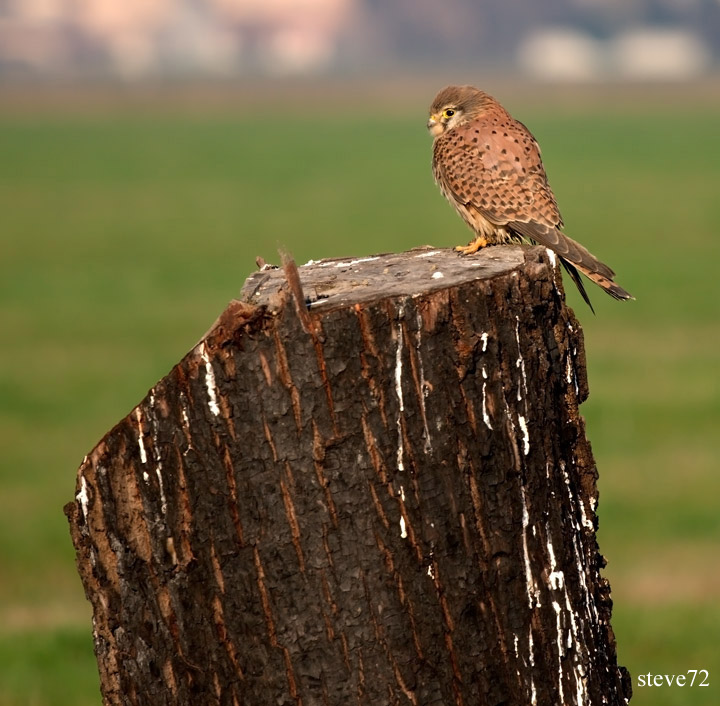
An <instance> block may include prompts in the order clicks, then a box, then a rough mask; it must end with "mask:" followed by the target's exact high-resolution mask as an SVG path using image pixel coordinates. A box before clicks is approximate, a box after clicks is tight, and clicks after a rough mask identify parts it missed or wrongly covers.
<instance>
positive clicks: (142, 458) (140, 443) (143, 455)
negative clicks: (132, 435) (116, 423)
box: [135, 407, 147, 464]
mask: <svg viewBox="0 0 720 706" xmlns="http://www.w3.org/2000/svg"><path fill="white" fill-rule="evenodd" d="M135 419H137V425H138V447H139V449H140V461H141V463H143V464H145V463H147V452H146V451H145V442H144V441H143V433H144V432H143V425H142V412H141V411H140V407H136V408H135Z"/></svg>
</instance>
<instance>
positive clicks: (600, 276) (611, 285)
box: [510, 222, 635, 309]
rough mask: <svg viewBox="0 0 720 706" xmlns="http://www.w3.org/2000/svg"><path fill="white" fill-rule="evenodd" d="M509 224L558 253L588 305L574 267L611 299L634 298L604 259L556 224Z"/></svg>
mask: <svg viewBox="0 0 720 706" xmlns="http://www.w3.org/2000/svg"><path fill="white" fill-rule="evenodd" d="M510 226H511V227H512V228H513V230H517V231H518V232H519V233H521V234H522V235H524V236H525V237H527V238H531V239H532V240H534V241H535V242H536V243H539V244H540V245H544V246H545V247H546V248H550V250H552V251H553V252H555V253H556V254H557V255H559V256H560V258H561V260H562V263H563V266H564V267H565V269H566V270H567V272H568V274H569V275H570V277H572V280H573V282H575V284H576V285H577V288H578V289H579V290H580V294H581V295H582V298H583V299H584V300H585V301H586V302H587V304H588V306H589V307H590V308H591V309H592V304H590V299H589V297H588V295H587V292H586V291H585V287H584V286H583V283H582V280H581V279H580V275H579V274H578V271H580V272H582V273H583V274H584V275H585V276H586V277H587V278H588V279H589V280H590V281H591V282H595V284H597V285H598V287H602V289H604V290H605V291H606V292H607V293H608V294H609V295H610V296H611V297H613V298H614V299H619V300H621V301H622V300H626V299H634V298H635V297H633V295H632V294H630V293H629V292H627V291H625V290H624V289H623V288H622V287H621V286H620V285H619V284H617V283H616V282H615V281H614V280H615V273H614V272H613V271H612V270H611V269H610V268H609V267H608V266H607V265H606V264H605V263H603V262H600V260H598V259H597V258H596V257H595V255H593V254H592V253H591V252H590V251H589V250H588V249H587V248H585V247H583V246H582V245H580V243H578V242H576V241H574V240H573V239H572V238H568V236H567V235H565V233H561V232H560V231H559V230H558V229H557V228H551V227H548V226H542V225H540V224H537V223H517V222H516V223H512V224H510Z"/></svg>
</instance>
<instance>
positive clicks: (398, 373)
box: [395, 304, 405, 471]
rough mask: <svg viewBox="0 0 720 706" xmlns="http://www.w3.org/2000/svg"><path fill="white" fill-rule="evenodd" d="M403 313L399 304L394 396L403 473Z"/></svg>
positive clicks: (398, 452) (399, 460)
mask: <svg viewBox="0 0 720 706" xmlns="http://www.w3.org/2000/svg"><path fill="white" fill-rule="evenodd" d="M404 313H405V307H404V306H403V305H402V304H401V305H400V308H399V310H398V326H397V347H396V349H395V394H396V395H397V399H398V407H399V411H398V416H397V431H398V448H397V467H398V470H399V471H404V470H405V466H404V463H403V457H404V453H405V449H404V447H403V435H402V417H403V412H404V411H405V403H404V401H403V391H402V369H403V363H402V353H403V328H402V319H403V315H404Z"/></svg>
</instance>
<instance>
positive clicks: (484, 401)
mask: <svg viewBox="0 0 720 706" xmlns="http://www.w3.org/2000/svg"><path fill="white" fill-rule="evenodd" d="M482 376H483V378H484V379H485V380H487V376H488V374H487V370H485V366H484V365H483V369H482ZM482 392H483V399H482V413H483V422H485V426H486V427H487V428H488V429H490V430H491V431H492V424H491V423H490V415H489V414H488V411H487V383H486V382H483V388H482Z"/></svg>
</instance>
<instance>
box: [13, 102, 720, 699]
mask: <svg viewBox="0 0 720 706" xmlns="http://www.w3.org/2000/svg"><path fill="white" fill-rule="evenodd" d="M501 97H502V96H501ZM625 100H626V101H627V105H626V106H625V108H626V109H623V106H618V105H617V104H613V105H612V108H609V107H608V108H607V109H605V108H604V103H603V101H602V100H600V99H598V100H595V101H593V102H591V103H588V104H587V105H580V106H576V107H575V108H574V109H573V110H561V109H557V108H554V107H553V106H552V105H550V104H542V103H539V102H538V101H536V100H535V101H527V102H523V99H522V96H517V95H516V96H514V102H509V107H510V108H511V109H512V110H513V112H514V113H515V114H516V116H517V117H519V118H520V119H522V120H523V121H524V122H525V123H526V124H528V125H529V126H530V127H531V129H532V130H533V132H534V133H535V135H536V137H537V138H538V140H539V141H540V143H541V145H542V147H543V154H544V158H545V164H546V167H547V169H548V172H549V175H550V179H551V183H552V184H553V187H554V190H555V193H556V196H557V197H558V200H559V203H560V205H561V208H562V211H563V215H564V218H565V221H566V224H567V231H568V233H569V234H571V235H573V236H575V237H576V238H577V239H579V240H581V241H582V242H583V243H584V244H585V245H586V246H588V248H589V249H590V250H591V251H593V252H594V253H595V254H596V255H598V256H600V257H601V259H603V260H605V261H606V262H608V263H610V264H611V265H612V266H613V267H614V268H615V269H616V270H617V272H618V280H619V281H620V282H621V284H622V285H623V286H625V287H626V288H627V289H629V290H630V291H631V292H632V293H633V294H635V296H636V297H637V301H636V302H630V303H618V302H614V301H612V300H611V299H610V298H609V297H606V296H605V295H604V294H602V292H600V291H599V290H597V289H596V288H593V290H592V291H590V294H591V296H592V298H593V301H594V303H595V307H596V310H597V316H595V317H593V316H592V314H591V313H590V312H589V311H588V310H587V308H585V307H584V305H583V304H582V302H581V300H580V299H579V297H578V296H577V295H576V293H575V292H571V291H568V299H569V300H570V302H571V304H572V305H573V306H574V308H575V310H576V312H577V313H578V315H579V317H580V319H581V321H582V323H583V326H584V330H585V336H586V346H587V355H588V369H589V378H590V390H591V396H590V399H589V400H588V402H587V403H586V404H585V405H584V406H583V413H584V414H585V416H586V419H587V425H588V436H589V438H590V439H591V441H592V443H593V448H594V451H595V456H596V460H597V462H598V466H599V470H600V492H601V499H600V508H599V513H600V526H601V529H600V546H601V550H602V551H603V553H604V554H605V555H606V556H607V558H608V561H609V564H608V567H607V569H606V575H607V576H608V577H609V579H610V581H611V584H612V587H613V597H614V600H615V608H614V617H613V625H614V628H615V631H616V635H617V639H618V650H619V660H620V663H621V664H623V665H625V666H627V667H628V668H629V669H630V671H631V673H632V674H633V684H634V685H635V686H636V688H635V696H634V698H633V704H636V706H643V705H645V704H648V705H650V704H652V705H654V706H671V705H676V704H677V705H679V704H715V703H720V657H719V656H718V655H719V654H720V652H719V651H718V645H719V644H720V600H719V599H720V473H718V470H720V463H719V462H720V450H719V447H718V438H719V437H718V431H719V429H720V356H719V355H718V350H720V316H719V314H720V309H719V305H718V288H719V283H720V271H719V270H718V267H719V265H718V263H720V237H718V233H717V230H718V227H717V220H718V211H719V210H720V209H719V205H720V199H719V197H718V194H719V193H720V192H719V189H720V130H718V125H719V124H720V103H718V104H717V105H713V104H711V103H709V102H708V101H705V102H703V103H702V104H701V105H700V104H698V105H697V106H695V105H692V104H687V103H684V104H683V103H681V102H678V105H677V106H673V105H670V104H668V105H665V106H664V105H662V104H661V103H657V102H656V103H652V104H651V105H650V106H648V107H643V105H642V102H641V99H638V100H637V101H635V102H633V100H632V98H628V97H626V98H625ZM610 103H611V101H608V104H610ZM424 109H425V105H424V103H421V104H418V105H406V106H404V107H402V106H401V107H397V106H395V107H393V108H392V109H389V110H388V111H387V114H383V110H375V111H373V112H371V111H370V110H369V109H368V110H365V111H362V110H359V111H358V110H357V109H354V110H353V111H343V110H342V108H338V107H333V108H332V109H324V108H323V106H322V105H308V106H294V107H293V108H292V109H291V110H290V116H289V117H282V113H283V111H281V110H278V109H276V108H274V107H273V108H268V109H267V110H264V109H263V107H262V105H255V106H253V107H252V109H251V110H248V111H243V110H241V109H239V108H234V107H231V106H229V107H227V109H226V110H225V111H217V110H215V111H209V112H207V113H206V114H204V113H203V112H202V111H193V112H192V113H187V114H186V113H183V112H182V111H176V110H172V109H170V108H168V109H166V110H163V109H162V106H160V107H159V108H158V109H156V110H153V111H130V110H126V111H119V112H117V113H111V112H102V111H100V112H97V113H94V114H88V115H83V114H79V113H78V114H76V113H73V111H64V112H62V113H58V114H57V115H55V116H53V114H45V115H44V116H43V115H39V114H32V113H30V112H25V113H23V111H22V110H20V111H14V112H12V113H6V114H3V115H0V244H1V251H0V302H1V305H0V331H2V336H3V341H4V343H3V345H2V347H0V448H1V449H2V455H1V456H0V557H1V559H0V561H1V563H0V706H28V705H31V706H51V705H52V706H64V705H65V704H67V705H68V706H69V705H71V704H72V705H73V706H90V705H95V706H97V705H98V704H99V703H100V697H99V691H98V685H97V675H96V668H95V662H94V657H93V654H92V640H91V626H90V615H89V609H88V606H87V604H86V602H85V599H84V596H83V591H82V587H81V584H80V580H79V578H78V577H77V574H76V572H75V566H74V555H73V550H72V547H71V544H70V540H69V535H68V531H67V526H66V522H65V518H64V516H63V513H62V506H63V504H64V503H66V502H68V501H69V500H71V499H72V497H73V493H74V484H75V471H76V468H77V466H78V465H79V464H80V462H81V460H82V458H83V455H84V454H85V453H86V452H88V451H89V450H90V449H91V448H92V447H93V446H94V444H95V443H96V442H97V441H98V440H99V439H100V437H101V436H102V435H103V434H104V433H105V432H106V431H107V430H108V429H109V428H110V427H111V426H112V425H113V424H114V423H115V422H116V421H118V420H119V419H120V418H122V417H123V416H124V415H125V414H126V413H128V412H129V411H130V410H131V409H132V407H133V406H134V405H135V404H136V403H137V402H138V401H139V400H140V399H142V397H143V396H144V395H145V393H146V391H147V390H148V388H150V387H151V386H152V385H153V384H154V383H155V382H156V381H157V380H158V379H159V378H161V377H162V376H163V375H165V373H167V372H168V371H169V370H170V368H171V367H172V366H173V365H174V363H175V362H177V361H178V360H179V359H180V358H181V357H182V356H183V355H184V354H185V352H187V351H188V350H189V349H190V348H191V347H192V346H193V345H194V343H195V342H196V341H197V339H198V338H199V337H200V336H201V335H202V334H203V333H204V331H205V330H206V329H207V328H208V326H209V325H210V324H211V323H212V322H213V320H214V319H215V317H216V316H217V315H218V314H219V313H220V312H221V311H222V309H223V308H224V306H225V304H226V303H227V301H228V300H229V299H231V298H232V297H234V296H236V295H237V293H238V292H239V290H240V287H241V285H242V283H243V281H244V279H245V277H246V276H247V275H248V274H249V273H250V272H251V271H253V270H254V267H255V265H254V258H255V256H256V255H262V256H263V257H264V258H265V259H266V260H268V261H270V262H277V260H278V256H277V248H278V246H282V247H285V248H287V249H288V250H289V251H290V252H292V254H293V255H294V256H295V258H296V259H297V261H298V262H300V263H302V262H305V261H306V260H308V259H310V258H313V259H318V258H321V257H326V256H344V255H363V254H369V253H374V252H379V251H393V250H402V249H405V248H409V247H413V246H417V245H422V244H427V243H430V244H433V245H436V246H450V245H455V244H457V243H460V242H465V241H466V240H467V239H468V235H469V233H468V232H467V231H466V230H465V227H464V226H463V224H462V223H461V221H460V220H459V219H458V218H457V216H455V214H454V213H453V212H452V210H451V208H450V207H449V206H448V205H447V204H446V203H445V202H444V200H443V199H442V197H441V196H440V195H439V192H437V191H436V188H435V186H434V185H433V183H432V178H431V176H430V172H429V160H430V138H429V137H428V135H427V134H426V132H425V128H424V122H425V114H424ZM568 290H570V287H568ZM688 669H707V670H708V671H709V673H710V674H709V682H710V686H709V687H707V688H701V687H698V686H695V687H692V688H690V687H685V688H678V687H672V688H668V687H664V688H647V687H646V688H637V683H638V682H637V676H638V675H639V674H645V673H647V672H652V673H669V674H678V673H685V672H686V671H687V670H688Z"/></svg>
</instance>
